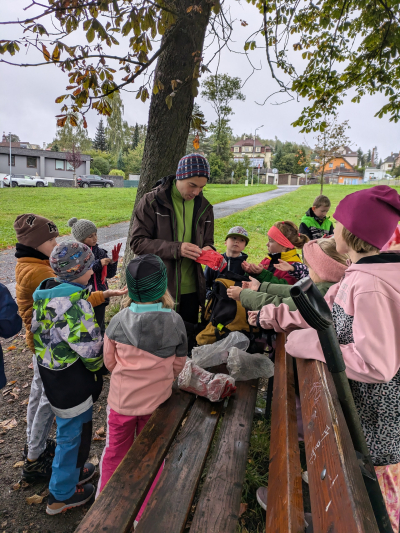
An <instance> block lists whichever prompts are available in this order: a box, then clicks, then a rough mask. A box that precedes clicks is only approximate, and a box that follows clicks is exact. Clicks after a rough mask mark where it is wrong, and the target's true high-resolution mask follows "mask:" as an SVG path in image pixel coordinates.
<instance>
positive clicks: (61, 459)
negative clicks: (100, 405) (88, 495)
mask: <svg viewBox="0 0 400 533" xmlns="http://www.w3.org/2000/svg"><path fill="white" fill-rule="evenodd" d="M92 414H93V407H90V409H88V410H87V411H85V412H84V413H82V414H81V415H79V416H76V417H74V418H60V417H58V416H57V417H56V419H57V447H56V453H55V456H54V459H53V467H52V474H51V479H50V483H49V489H50V492H51V494H52V495H53V496H54V497H55V498H56V499H57V500H59V501H64V500H67V499H68V498H71V496H72V495H73V494H74V492H75V488H76V485H77V483H78V481H79V474H80V469H81V467H82V466H83V465H84V464H85V462H86V461H87V458H88V457H89V451H90V443H91V440H92Z"/></svg>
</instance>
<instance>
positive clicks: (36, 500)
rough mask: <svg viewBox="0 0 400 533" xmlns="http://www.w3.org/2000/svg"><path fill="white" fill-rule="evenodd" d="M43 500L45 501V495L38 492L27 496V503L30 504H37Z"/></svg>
mask: <svg viewBox="0 0 400 533" xmlns="http://www.w3.org/2000/svg"><path fill="white" fill-rule="evenodd" d="M42 501H43V496H38V495H37V494H34V495H33V496H30V497H29V498H26V503H27V504H28V505H37V504H39V503H42Z"/></svg>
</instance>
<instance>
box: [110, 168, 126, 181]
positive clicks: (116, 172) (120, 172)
mask: <svg viewBox="0 0 400 533" xmlns="http://www.w3.org/2000/svg"><path fill="white" fill-rule="evenodd" d="M108 175H109V176H122V177H123V178H124V179H125V172H124V171H123V170H118V169H117V168H113V169H112V170H110V172H109V173H108Z"/></svg>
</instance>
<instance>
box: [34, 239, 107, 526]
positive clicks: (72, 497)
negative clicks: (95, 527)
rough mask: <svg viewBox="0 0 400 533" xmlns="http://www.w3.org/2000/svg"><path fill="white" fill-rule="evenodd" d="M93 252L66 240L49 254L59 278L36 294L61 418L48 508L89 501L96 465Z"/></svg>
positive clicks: (39, 335) (43, 364)
mask: <svg viewBox="0 0 400 533" xmlns="http://www.w3.org/2000/svg"><path fill="white" fill-rule="evenodd" d="M93 261H94V257H93V254H92V252H91V251H90V248H89V247H88V246H86V245H85V244H82V243H77V242H62V243H61V244H59V245H57V246H56V247H55V248H54V250H53V252H52V253H51V256H50V266H51V267H52V269H53V270H54V272H55V274H56V276H57V277H56V278H50V279H47V280H45V281H43V282H42V283H41V284H40V285H39V287H38V289H36V291H35V292H34V294H33V300H34V304H33V309H34V311H33V319H32V326H31V330H32V332H33V338H34V343H35V353H36V357H37V362H38V366H39V372H40V376H41V378H42V381H43V386H44V389H45V392H46V395H47V398H48V400H49V402H50V405H51V408H52V410H53V412H54V414H55V415H56V420H57V447H56V452H55V457H54V461H53V469H52V476H51V480H50V484H49V489H50V494H49V498H48V504H47V509H46V512H47V513H48V514H51V515H54V514H58V513H60V512H62V511H64V510H66V509H69V508H71V507H77V506H79V505H83V504H84V503H86V502H87V501H88V500H89V499H90V498H91V497H92V495H93V493H94V487H93V485H91V484H90V483H86V482H87V481H88V480H89V479H90V478H91V477H92V476H93V474H94V472H95V467H94V466H93V465H92V464H90V463H85V461H86V459H87V458H88V456H89V450H90V442H91V435H92V409H93V403H94V402H95V401H96V400H97V398H98V397H99V395H100V392H101V389H102V383H103V379H102V374H101V369H102V367H103V355H102V347H103V339H102V337H101V333H100V328H99V326H98V324H97V322H96V319H95V316H94V311H93V307H92V305H91V304H90V302H89V301H88V297H89V295H90V291H89V290H88V289H87V288H86V286H87V283H88V281H89V278H90V276H91V275H92V274H93V270H92V268H91V267H92V264H93Z"/></svg>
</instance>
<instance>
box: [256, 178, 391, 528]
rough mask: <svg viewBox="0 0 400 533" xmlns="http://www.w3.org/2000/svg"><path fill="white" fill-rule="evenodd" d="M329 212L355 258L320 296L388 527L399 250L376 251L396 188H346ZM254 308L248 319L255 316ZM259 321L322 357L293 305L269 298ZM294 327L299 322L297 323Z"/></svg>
mask: <svg viewBox="0 0 400 533" xmlns="http://www.w3.org/2000/svg"><path fill="white" fill-rule="evenodd" d="M333 217H334V218H335V219H336V221H337V224H336V227H335V232H334V235H335V240H336V247H337V251H338V252H339V253H342V254H346V253H347V254H348V255H349V257H350V259H351V261H352V264H351V266H350V267H349V268H348V269H347V270H346V272H345V275H344V277H343V279H342V280H341V281H340V283H338V284H336V285H333V286H332V287H331V288H330V289H329V291H328V293H327V294H326V296H325V300H326V301H327V303H328V305H329V307H330V309H331V311H332V316H333V320H334V324H335V329H336V334H337V337H338V339H339V343H340V347H341V350H342V354H343V358H344V362H345V363H346V373H347V376H348V377H349V379H350V386H351V389H352V392H353V396H354V401H355V404H356V407H357V410H358V414H359V416H360V420H361V424H362V427H363V430H364V434H365V438H366V440H367V444H368V447H369V450H370V453H371V457H372V460H373V463H374V465H375V470H376V473H377V477H378V480H379V484H380V486H381V490H382V493H383V496H384V499H385V502H386V507H387V509H388V513H389V517H390V520H391V524H392V527H393V531H394V532H395V533H397V532H398V531H399V517H400V370H399V369H400V327H399V325H400V254H399V253H396V252H384V253H380V250H381V249H382V247H383V246H384V245H385V243H386V242H387V241H388V240H389V238H390V236H391V235H392V233H393V231H394V230H395V228H396V226H397V223H398V221H399V219H400V196H399V195H398V194H397V192H396V191H395V190H394V189H392V188H390V187H387V186H385V185H381V186H377V187H371V188H370V189H365V190H362V191H357V192H355V193H353V194H350V195H348V196H346V197H345V198H344V199H343V200H342V201H341V202H340V203H339V205H338V207H337V209H336V212H335V214H334V215H333ZM256 314H257V312H252V314H251V318H250V320H249V322H250V323H252V322H253V323H255V322H256V321H257V316H256ZM258 320H259V323H260V325H261V327H263V328H265V329H271V328H273V329H274V330H275V331H286V332H291V331H293V333H290V335H289V338H288V342H287V345H286V350H287V352H288V353H290V354H291V355H292V356H293V357H298V358H302V359H316V360H319V361H323V362H325V358H324V356H323V353H322V350H321V346H320V343H319V340H318V336H317V333H316V331H315V330H313V329H311V328H309V327H308V325H307V324H306V323H305V322H304V320H303V319H302V317H301V316H300V313H299V312H298V311H294V312H290V311H289V310H288V307H287V306H285V305H280V306H279V307H275V306H273V305H268V306H265V307H263V309H262V310H261V312H260V315H259V317H258ZM298 328H304V329H301V330H299V331H294V330H296V329H298Z"/></svg>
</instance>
